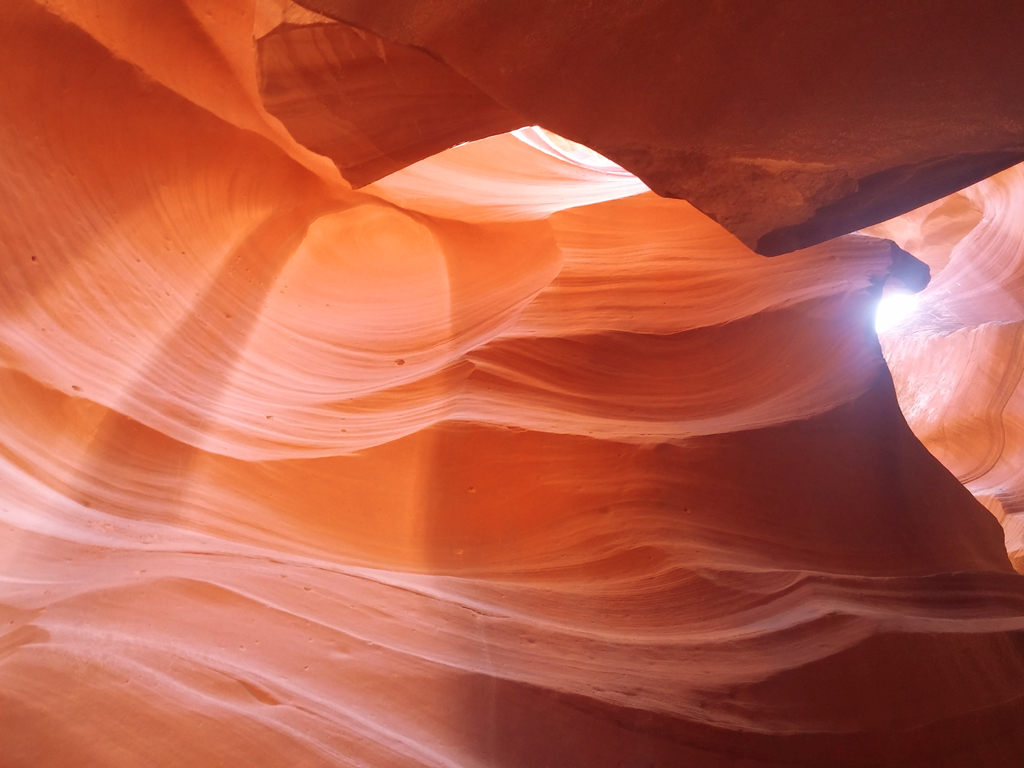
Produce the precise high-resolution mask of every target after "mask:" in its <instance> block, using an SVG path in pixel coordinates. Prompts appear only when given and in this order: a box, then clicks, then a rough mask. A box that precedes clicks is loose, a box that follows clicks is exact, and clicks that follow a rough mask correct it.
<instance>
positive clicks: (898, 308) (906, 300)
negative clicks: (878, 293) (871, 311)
mask: <svg viewBox="0 0 1024 768" xmlns="http://www.w3.org/2000/svg"><path fill="white" fill-rule="evenodd" d="M917 299H918V296H917V294H916V293H902V292H896V291H894V292H892V293H887V294H885V295H884V296H882V298H881V300H880V301H879V302H878V309H877V310H875V330H876V331H877V332H878V333H885V332H886V331H888V330H889V329H891V328H895V327H896V326H897V325H899V324H900V323H902V322H903V321H904V320H906V319H907V318H908V317H910V315H912V314H913V313H914V310H915V309H917Z"/></svg>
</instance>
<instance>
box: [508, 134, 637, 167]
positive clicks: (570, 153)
mask: <svg viewBox="0 0 1024 768" xmlns="http://www.w3.org/2000/svg"><path fill="white" fill-rule="evenodd" d="M512 135H513V136H515V137H516V138H517V139H519V140H520V141H522V142H525V143H526V144H529V145H530V146H532V147H534V148H536V149H539V150H541V151H542V152H546V153H547V154H549V155H553V156H555V157H559V158H561V159H563V160H568V161H570V162H573V163H576V164H577V165H581V166H583V167H584V168H590V169H591V170H595V171H603V172H604V173H609V174H612V175H616V176H630V177H632V176H633V174H631V173H630V172H629V171H627V170H626V169H625V168H623V167H622V166H620V165H618V164H616V163H614V162H613V161H611V160H609V159H608V158H607V157H605V156H604V155H602V154H601V153H600V152H596V151H595V150H593V149H591V148H590V147H588V146H586V145H584V144H579V143H577V142H575V141H571V140H570V139H567V138H565V137H563V136H559V135H558V134H557V133H554V132H553V131H549V130H546V129H544V128H541V127H540V126H539V125H531V126H529V127H528V128H520V129H519V130H517V131H512ZM634 178H635V177H634Z"/></svg>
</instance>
